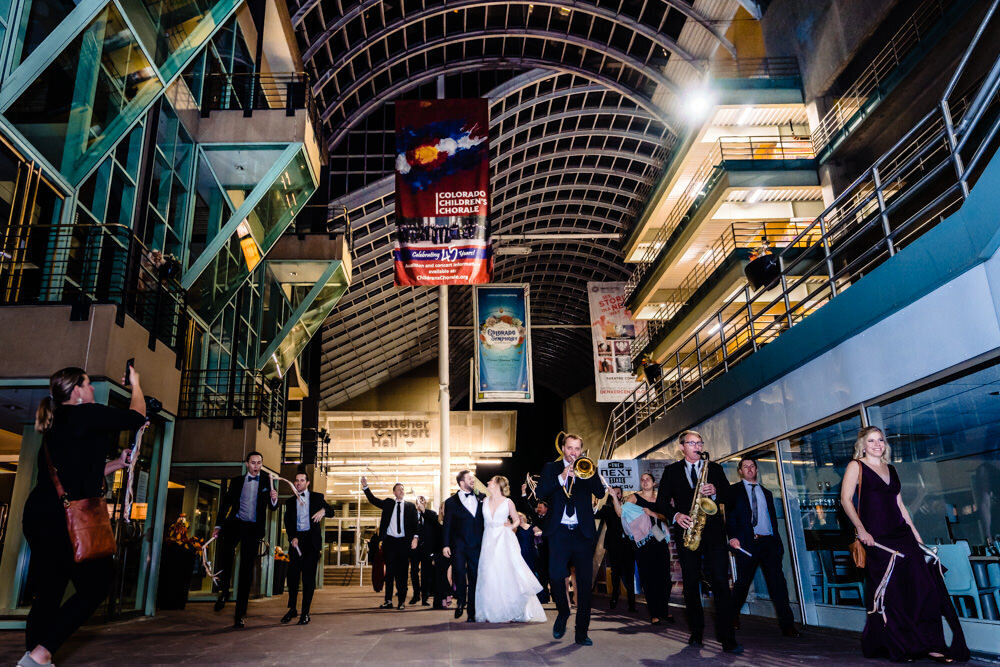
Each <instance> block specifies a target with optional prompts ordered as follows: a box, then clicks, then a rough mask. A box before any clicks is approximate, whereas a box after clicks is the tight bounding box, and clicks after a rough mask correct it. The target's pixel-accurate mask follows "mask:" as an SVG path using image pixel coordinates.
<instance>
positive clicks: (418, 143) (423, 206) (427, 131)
mask: <svg viewBox="0 0 1000 667" xmlns="http://www.w3.org/2000/svg"><path fill="white" fill-rule="evenodd" d="M489 136H490V115H489V105H488V102H487V100H485V99H468V100H424V101H421V100H400V101H397V102H396V234H395V236H396V239H395V240H396V245H395V248H394V249H393V264H394V266H395V274H396V285H397V286H401V285H473V284H478V283H488V282H489V281H490V280H491V279H492V275H493V249H492V246H491V243H490V230H489V212H490V191H489V188H490V145H489Z"/></svg>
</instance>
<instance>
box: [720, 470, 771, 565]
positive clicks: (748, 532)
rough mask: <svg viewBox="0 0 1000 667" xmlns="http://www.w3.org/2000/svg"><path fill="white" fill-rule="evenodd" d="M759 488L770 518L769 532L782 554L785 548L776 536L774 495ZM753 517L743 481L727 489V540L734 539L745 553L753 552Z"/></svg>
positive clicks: (748, 494)
mask: <svg viewBox="0 0 1000 667" xmlns="http://www.w3.org/2000/svg"><path fill="white" fill-rule="evenodd" d="M758 486H760V490H761V491H763V492H764V500H766V501H767V514H768V516H770V517H771V532H772V533H774V537H775V539H777V540H778V548H779V549H780V552H781V553H784V551H785V546H784V544H782V542H781V536H780V535H778V515H777V513H776V512H775V511H774V494H772V493H771V492H770V491H768V490H767V489H765V488H764V487H763V486H761V485H759V484H758ZM752 520H753V515H752V514H751V512H750V493H749V492H748V490H747V488H746V486H744V484H743V480H740V481H738V482H736V483H735V484H733V485H732V486H730V487H729V503H728V504H727V505H726V530H727V531H728V532H729V538H730V539H732V538H734V537H735V538H736V539H738V540H739V541H740V546H741V547H743V548H744V549H746V550H747V551H753V525H751V521H752Z"/></svg>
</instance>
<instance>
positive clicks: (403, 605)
mask: <svg viewBox="0 0 1000 667" xmlns="http://www.w3.org/2000/svg"><path fill="white" fill-rule="evenodd" d="M396 609H399V610H403V609H406V605H405V604H403V603H402V602H400V603H399V604H398V605H397V606H396Z"/></svg>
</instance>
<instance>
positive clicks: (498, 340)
mask: <svg viewBox="0 0 1000 667" xmlns="http://www.w3.org/2000/svg"><path fill="white" fill-rule="evenodd" d="M528 287H529V286H528V285H476V286H475V287H473V292H472V310H473V317H474V320H475V326H476V348H475V360H476V402H477V403H500V402H503V403H510V402H514V403H532V402H533V401H534V400H535V399H534V384H533V382H532V376H531V336H530V330H531V321H530V314H529V304H528Z"/></svg>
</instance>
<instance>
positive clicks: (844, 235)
mask: <svg viewBox="0 0 1000 667" xmlns="http://www.w3.org/2000/svg"><path fill="white" fill-rule="evenodd" d="M998 4H1000V3H997V2H994V3H993V5H992V8H991V10H990V12H989V13H988V14H987V16H986V19H985V21H984V22H983V24H982V25H981V27H980V28H979V32H978V33H977V35H976V38H975V39H974V40H973V42H972V44H971V45H970V47H969V51H968V52H967V53H966V56H965V58H964V59H963V61H962V65H963V66H964V63H965V62H967V61H968V59H969V58H970V55H971V54H972V53H973V50H974V49H975V47H976V45H977V44H978V42H979V40H980V39H981V37H982V35H983V33H984V32H985V29H986V26H987V25H989V23H990V20H991V18H992V17H993V14H994V13H995V12H996V8H997V5H998ZM990 48H992V47H990ZM963 66H960V67H959V69H958V71H957V72H956V73H955V75H954V76H953V78H952V80H951V83H950V84H949V86H948V88H947V90H946V92H945V94H944V95H943V97H942V101H941V103H940V104H939V105H938V106H937V107H935V109H934V110H932V111H931V112H930V113H928V114H927V115H926V116H924V117H923V118H922V119H920V121H919V122H918V123H917V124H916V125H915V126H914V127H913V128H912V129H911V130H910V131H909V132H907V133H906V134H905V135H904V136H903V137H902V138H901V139H900V140H899V141H898V142H897V143H896V144H895V145H894V146H893V147H892V148H891V149H890V150H889V151H887V152H886V153H885V154H884V155H882V157H880V158H879V159H878V160H876V161H875V163H874V164H873V165H872V166H871V167H870V168H869V169H867V170H866V171H865V172H864V173H863V174H861V176H859V177H858V178H857V180H855V181H854V183H852V184H851V185H850V186H849V187H847V188H846V189H845V190H844V192H843V193H842V194H841V195H840V196H839V197H837V199H836V200H835V201H834V202H833V203H832V204H831V205H830V206H829V207H828V208H827V209H826V210H825V211H823V213H822V214H820V216H819V217H817V218H816V219H815V220H813V221H812V222H811V223H809V224H808V225H806V227H805V228H804V229H802V231H801V232H799V234H798V235H797V236H796V237H795V238H794V239H792V241H791V242H790V243H789V245H788V246H786V247H784V248H782V249H781V250H779V251H778V252H777V253H776V254H777V257H778V261H779V266H780V268H781V275H780V282H779V285H780V286H779V287H778V288H773V289H771V290H768V286H762V287H760V288H759V289H757V290H751V288H750V286H749V285H748V284H747V285H744V287H743V289H740V290H738V291H737V292H736V293H735V294H734V295H733V296H731V297H730V298H729V299H727V300H726V302H725V303H724V304H723V305H722V306H721V307H720V308H719V309H718V310H717V311H716V312H714V313H712V314H711V315H709V316H708V317H706V318H705V320H704V321H703V322H702V323H701V324H700V325H699V326H698V327H697V328H696V330H695V331H694V332H693V333H692V334H691V335H690V336H689V337H687V338H686V339H684V340H683V341H681V342H680V343H679V344H678V345H676V346H674V348H673V349H672V351H670V352H669V353H668V354H667V356H666V358H665V359H664V360H663V361H662V362H661V363H660V364H659V377H658V378H657V379H656V380H655V381H653V382H651V383H650V382H646V383H643V384H642V385H640V386H639V387H638V388H637V389H636V390H635V392H633V394H632V395H631V396H629V397H628V398H627V399H625V400H624V401H622V402H621V403H619V404H618V405H617V406H615V408H614V409H613V410H612V415H611V422H610V427H609V435H608V438H609V440H610V442H606V443H605V449H610V450H611V451H613V450H614V449H615V448H616V447H618V446H619V445H621V444H622V443H623V442H625V441H627V440H628V439H630V438H632V437H633V436H635V435H636V434H637V433H638V432H639V431H640V430H642V429H644V428H646V427H647V426H648V425H649V424H651V423H653V422H654V421H656V420H657V419H659V418H660V417H662V416H663V415H664V414H665V413H666V412H667V411H668V410H670V409H672V408H673V407H675V406H677V405H679V404H681V403H683V402H684V401H685V400H687V399H688V398H689V397H690V396H691V395H693V394H695V393H697V392H698V391H700V390H701V389H703V388H704V387H705V385H706V384H708V383H710V382H712V381H713V380H715V379H716V378H717V377H719V376H721V375H723V374H725V373H728V372H729V370H730V369H731V368H733V367H734V366H735V365H737V364H738V363H740V362H741V361H742V360H744V359H746V358H747V357H749V356H750V355H752V354H753V353H755V352H756V351H757V350H758V349H760V348H761V347H763V346H764V345H766V344H768V343H769V342H771V341H773V340H774V339H776V338H777V337H778V336H779V335H780V334H781V333H783V332H784V331H787V330H789V329H790V328H791V327H793V326H795V325H796V324H798V323H800V322H801V321H803V320H804V319H805V318H806V317H808V316H809V315H810V314H812V313H814V312H816V311H817V310H818V309H819V308H820V307H822V306H823V305H824V304H825V303H827V302H828V301H830V300H831V299H833V298H835V297H836V296H837V295H838V294H840V293H841V292H843V291H844V290H845V289H847V288H849V287H850V286H851V285H853V284H854V283H856V282H858V281H859V280H862V279H863V278H864V276H865V275H867V274H868V273H869V272H870V271H871V270H872V269H874V268H875V267H876V266H878V265H880V264H882V263H883V262H885V261H886V260H888V259H889V258H891V257H892V256H894V255H895V253H896V252H897V251H898V250H899V249H900V248H902V247H905V246H906V245H907V244H909V243H911V242H912V241H913V240H915V239H916V238H918V237H919V236H920V235H922V234H923V233H925V232H926V231H927V230H928V229H931V228H932V227H933V226H934V225H936V224H937V223H938V222H939V221H941V220H943V219H944V218H945V217H947V216H948V215H950V214H951V213H953V212H955V211H956V210H958V209H959V208H960V207H961V206H962V204H963V203H964V201H965V200H966V198H967V197H968V194H969V190H970V188H971V187H972V186H973V185H974V183H975V181H976V179H977V178H978V177H979V175H980V174H981V173H982V170H983V169H984V168H985V165H986V162H987V161H988V159H989V158H990V157H991V156H992V155H993V154H994V153H995V151H996V148H997V143H996V140H997V137H998V135H1000V61H998V60H994V61H993V64H992V69H991V71H990V72H989V73H988V74H987V75H986V76H985V77H984V78H983V79H982V80H981V81H980V82H979V83H977V84H976V85H975V87H974V88H973V90H972V91H971V92H970V93H969V94H968V95H966V96H964V97H960V98H958V99H955V100H953V99H952V93H953V90H954V87H955V84H956V82H957V81H958V80H959V79H960V75H961V74H962V73H963V70H964V67H963ZM956 97H957V96H956ZM810 236H811V237H812V238H813V239H814V241H813V242H812V243H811V244H810V245H809V247H808V248H807V249H805V250H795V251H792V248H797V247H798V246H799V245H800V242H801V241H802V240H804V239H806V238H808V237H810Z"/></svg>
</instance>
